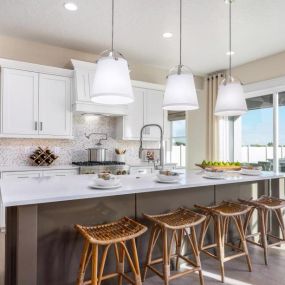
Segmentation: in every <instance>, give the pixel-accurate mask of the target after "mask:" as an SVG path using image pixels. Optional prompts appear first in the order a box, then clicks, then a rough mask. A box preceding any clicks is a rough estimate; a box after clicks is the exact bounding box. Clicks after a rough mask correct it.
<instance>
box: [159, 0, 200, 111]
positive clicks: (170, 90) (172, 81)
mask: <svg viewBox="0 0 285 285" xmlns="http://www.w3.org/2000/svg"><path fill="white" fill-rule="evenodd" d="M181 54H182V0H180V42H179V65H177V66H175V67H173V68H172V69H170V71H169V73H168V76H167V82H166V87H165V94H164V100H163V109H165V110H171V111H187V110H196V109H199V104H198V99H197V92H196V89H195V82H194V76H193V74H192V72H191V70H190V69H189V68H188V67H187V66H185V65H182V55H181Z"/></svg>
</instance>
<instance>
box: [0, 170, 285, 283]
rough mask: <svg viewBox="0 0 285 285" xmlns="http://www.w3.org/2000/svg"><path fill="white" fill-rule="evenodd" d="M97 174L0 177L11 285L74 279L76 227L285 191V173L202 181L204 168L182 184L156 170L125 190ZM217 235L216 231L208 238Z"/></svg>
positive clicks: (78, 244) (125, 182)
mask: <svg viewBox="0 0 285 285" xmlns="http://www.w3.org/2000/svg"><path fill="white" fill-rule="evenodd" d="M94 177H95V176H94V175H76V176H69V177H41V178H29V179H25V180H24V181H22V180H21V181H18V180H13V181H12V180H3V181H1V183H0V187H1V194H2V200H3V205H4V206H5V207H6V239H5V240H6V244H5V255H6V261H5V276H6V281H5V284H6V285H14V284H16V285H22V284H29V285H37V284H41V285H49V284H53V285H70V284H75V282H76V278H77V273H78V266H79V263H80V255H81V251H82V238H80V236H79V235H78V233H76V231H75V230H74V224H82V225H94V224H102V223H107V222H112V221H115V220H117V219H119V218H121V217H123V216H128V217H131V218H134V219H136V220H138V221H140V222H141V223H144V224H145V225H146V226H148V224H147V221H146V220H144V215H143V214H144V213H149V214H159V213H165V212H167V211H169V210H173V209H177V208H178V207H187V208H193V207H194V205H195V204H201V205H211V204H213V203H218V202H220V201H223V200H237V199H250V198H251V197H254V198H257V197H259V196H261V195H272V196H277V197H280V196H282V195H284V193H283V191H284V177H285V176H284V174H275V173H272V172H264V173H262V175H260V176H242V177H241V179H239V180H212V179H206V178H203V176H202V172H201V171H190V172H186V174H185V175H183V177H182V180H181V181H180V182H179V183H175V184H161V183H157V182H155V175H144V176H143V175H141V177H140V178H136V176H132V175H128V176H120V179H121V182H122V187H121V188H118V189H113V190H96V189H90V188H89V187H88V185H89V184H90V183H91V182H92V179H94ZM254 219H255V217H254ZM271 223H272V232H273V233H274V234H278V229H277V228H276V227H275V226H274V225H275V222H274V220H272V221H271ZM252 225H253V227H256V226H257V225H258V222H257V221H256V220H254V221H253V223H252ZM211 239H213V236H211V234H210V236H209V237H208V240H207V242H210V240H211ZM147 243H148V233H146V234H145V235H143V236H142V237H140V238H139V240H138V247H139V251H140V258H141V257H142V256H143V257H144V256H145V255H146V249H147ZM110 260H111V259H110ZM140 262H143V260H142V259H140ZM115 266H116V265H115V262H108V265H107V267H108V268H106V270H107V271H112V270H113V269H114V268H115ZM62 272H64V274H63V273H62ZM47 276H48V278H47ZM17 280H21V281H22V280H25V281H24V282H22V283H21V282H17Z"/></svg>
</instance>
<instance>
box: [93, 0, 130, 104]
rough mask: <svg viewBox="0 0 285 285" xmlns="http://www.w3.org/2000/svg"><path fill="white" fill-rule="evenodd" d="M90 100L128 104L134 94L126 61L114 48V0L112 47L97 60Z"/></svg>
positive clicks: (101, 102) (102, 102)
mask: <svg viewBox="0 0 285 285" xmlns="http://www.w3.org/2000/svg"><path fill="white" fill-rule="evenodd" d="M96 63H97V66H96V72H95V76H94V82H93V92H92V94H91V100H92V101H93V102H95V103H100V104H108V105H109V104H110V105H119V104H129V103H132V102H133V101H134V95H133V90H132V85H131V79H130V74H129V68H128V62H127V61H126V59H125V58H124V57H123V55H122V54H121V53H119V52H117V51H115V50H114V0H112V48H111V50H107V51H104V52H103V53H102V54H101V55H100V58H99V59H98V60H97V62H96Z"/></svg>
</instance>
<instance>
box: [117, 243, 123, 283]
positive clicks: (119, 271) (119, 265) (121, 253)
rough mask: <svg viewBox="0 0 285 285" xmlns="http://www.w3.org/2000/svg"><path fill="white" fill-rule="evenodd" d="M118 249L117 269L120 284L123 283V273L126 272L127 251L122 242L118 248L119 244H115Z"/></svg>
mask: <svg viewBox="0 0 285 285" xmlns="http://www.w3.org/2000/svg"><path fill="white" fill-rule="evenodd" d="M115 248H116V251H117V252H119V263H118V265H117V271H118V273H119V277H118V285H122V284H123V275H122V274H123V273H124V260H125V251H124V248H123V246H122V245H121V244H120V249H119V250H118V245H117V244H115Z"/></svg>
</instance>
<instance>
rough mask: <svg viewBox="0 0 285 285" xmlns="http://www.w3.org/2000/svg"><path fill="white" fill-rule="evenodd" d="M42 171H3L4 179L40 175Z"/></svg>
mask: <svg viewBox="0 0 285 285" xmlns="http://www.w3.org/2000/svg"><path fill="white" fill-rule="evenodd" d="M40 176H41V171H18V172H2V179H25V178H35V177H40Z"/></svg>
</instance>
